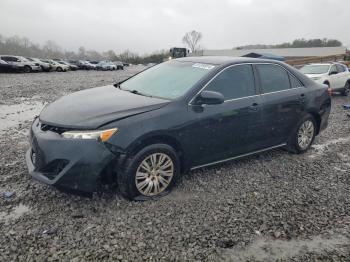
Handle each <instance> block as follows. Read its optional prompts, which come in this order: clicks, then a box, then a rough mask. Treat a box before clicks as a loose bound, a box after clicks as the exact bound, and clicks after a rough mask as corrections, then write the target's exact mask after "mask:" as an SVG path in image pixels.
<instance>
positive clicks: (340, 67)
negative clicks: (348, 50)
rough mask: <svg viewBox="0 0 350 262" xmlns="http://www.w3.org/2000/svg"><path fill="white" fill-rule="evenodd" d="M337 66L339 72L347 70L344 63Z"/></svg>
mask: <svg viewBox="0 0 350 262" xmlns="http://www.w3.org/2000/svg"><path fill="white" fill-rule="evenodd" d="M336 66H337V69H338V72H339V73H343V72H345V68H344V66H342V65H336Z"/></svg>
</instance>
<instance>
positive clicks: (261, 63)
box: [188, 62, 306, 106]
mask: <svg viewBox="0 0 350 262" xmlns="http://www.w3.org/2000/svg"><path fill="white" fill-rule="evenodd" d="M240 65H251V66H253V65H276V66H279V67H281V68H282V69H283V70H284V71H286V72H287V74H291V75H292V76H294V77H295V78H296V79H297V80H298V81H299V82H300V83H301V84H303V82H301V81H300V80H299V78H298V77H296V76H295V75H294V74H293V73H292V72H290V71H289V70H287V69H286V68H284V67H283V66H281V65H279V64H275V63H268V62H258V63H239V64H234V65H229V66H227V67H225V68H223V69H222V70H220V71H219V72H218V73H216V74H215V75H214V76H213V77H212V78H211V79H210V80H209V81H208V82H207V83H206V84H205V85H204V86H203V87H202V88H201V89H200V90H199V91H198V92H197V93H196V94H195V95H194V96H193V97H192V98H191V100H190V102H188V105H189V106H192V105H193V104H192V102H193V100H194V99H195V98H196V97H197V96H198V95H199V94H200V92H202V91H203V89H205V88H206V87H207V86H208V85H209V84H210V83H211V82H212V81H213V80H214V79H215V78H216V77H217V76H218V75H219V74H221V73H222V72H223V71H225V70H226V69H228V68H231V67H234V66H240ZM253 70H254V69H253ZM253 73H254V72H253ZM255 77H256V76H255V75H254V84H255V80H256V79H255ZM288 78H289V76H288ZM258 81H260V79H258ZM289 82H290V80H289ZM289 84H290V88H289V89H284V90H280V91H274V92H268V93H260V91H261V90H257V86H255V89H256V90H255V91H256V92H258V93H260V94H256V95H252V96H244V97H240V98H233V99H227V100H225V101H224V103H226V102H231V101H236V100H241V99H245V98H251V97H256V96H262V95H268V94H274V93H280V92H285V91H289V90H293V89H298V88H306V87H305V85H303V86H300V87H295V88H292V86H291V83H289Z"/></svg>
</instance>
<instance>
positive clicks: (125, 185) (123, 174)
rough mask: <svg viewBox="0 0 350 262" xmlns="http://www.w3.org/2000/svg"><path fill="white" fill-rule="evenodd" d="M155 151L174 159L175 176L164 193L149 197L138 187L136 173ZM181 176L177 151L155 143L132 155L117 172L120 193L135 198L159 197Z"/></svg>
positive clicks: (131, 198) (168, 190) (164, 192)
mask: <svg viewBox="0 0 350 262" xmlns="http://www.w3.org/2000/svg"><path fill="white" fill-rule="evenodd" d="M153 153H165V154H167V155H168V156H169V157H170V158H171V159H172V161H173V164H174V176H173V178H172V180H171V182H170V185H169V186H168V188H167V189H165V190H164V191H163V192H162V193H160V194H159V195H157V196H154V197H148V196H144V195H142V194H141V193H140V192H139V191H138V190H137V188H136V184H135V175H136V171H137V168H138V167H139V165H140V163H141V162H142V161H143V160H144V159H145V158H146V157H147V156H148V155H150V154H153ZM179 176H180V160H179V157H178V154H177V153H176V151H175V150H174V149H173V148H172V147H171V146H169V145H166V144H153V145H149V146H146V147H144V148H143V149H141V150H140V151H139V152H137V153H136V154H134V155H132V156H130V157H129V158H128V159H127V160H126V161H125V164H124V166H123V168H121V169H119V171H118V172H117V183H118V187H119V190H120V193H121V194H122V195H123V197H125V198H127V199H130V200H135V199H137V198H138V197H139V198H142V199H144V200H147V199H152V198H157V197H159V196H162V195H166V194H167V193H169V192H170V190H171V188H172V187H173V186H174V184H176V181H177V180H178V178H179Z"/></svg>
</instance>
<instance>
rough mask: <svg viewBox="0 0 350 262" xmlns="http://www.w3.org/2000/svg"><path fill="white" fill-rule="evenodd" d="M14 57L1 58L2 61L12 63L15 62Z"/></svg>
mask: <svg viewBox="0 0 350 262" xmlns="http://www.w3.org/2000/svg"><path fill="white" fill-rule="evenodd" d="M11 58H12V57H9V56H3V57H1V59H2V60H4V61H6V62H12V61H13V60H12V59H11Z"/></svg>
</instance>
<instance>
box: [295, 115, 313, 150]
mask: <svg viewBox="0 0 350 262" xmlns="http://www.w3.org/2000/svg"><path fill="white" fill-rule="evenodd" d="M315 136H316V122H315V119H314V118H313V117H312V116H311V115H309V114H308V115H306V116H305V117H303V119H302V120H301V121H300V122H299V124H298V127H297V128H296V129H295V131H294V132H293V134H292V136H291V138H290V141H289V142H288V148H289V149H290V151H292V152H294V153H297V154H300V153H304V152H306V151H307V150H308V149H309V148H310V146H311V145H312V143H313V141H314V139H315Z"/></svg>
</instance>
